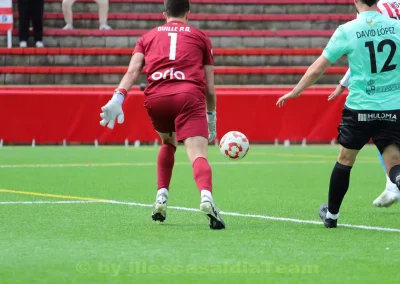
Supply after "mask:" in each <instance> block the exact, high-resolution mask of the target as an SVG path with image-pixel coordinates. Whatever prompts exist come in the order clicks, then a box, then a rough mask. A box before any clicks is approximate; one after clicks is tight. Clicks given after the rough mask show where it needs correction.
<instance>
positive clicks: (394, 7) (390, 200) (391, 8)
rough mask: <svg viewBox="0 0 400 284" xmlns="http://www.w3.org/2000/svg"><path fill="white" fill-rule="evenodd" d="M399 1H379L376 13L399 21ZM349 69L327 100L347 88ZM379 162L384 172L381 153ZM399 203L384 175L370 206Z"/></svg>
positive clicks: (384, 167)
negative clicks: (381, 185)
mask: <svg viewBox="0 0 400 284" xmlns="http://www.w3.org/2000/svg"><path fill="white" fill-rule="evenodd" d="M399 3H400V0H396V1H394V0H379V2H378V3H377V11H378V12H379V13H381V14H382V15H384V16H386V17H389V18H392V19H396V20H400V11H399V9H398V8H399V6H400V4H399ZM350 77H351V74H350V69H349V70H347V72H346V75H344V77H343V79H342V80H340V83H339V84H338V86H337V87H336V89H335V91H334V92H333V93H332V94H331V95H330V96H329V99H328V100H334V99H335V98H337V97H339V96H340V95H341V94H342V93H343V92H344V91H345V90H346V88H347V87H348V86H349V81H350ZM379 160H380V161H381V164H382V167H383V169H384V171H385V172H386V165H385V163H384V161H383V158H382V155H381V153H379ZM397 202H400V191H399V189H398V188H397V186H396V185H395V184H394V183H393V182H392V181H391V180H390V178H389V176H388V175H387V174H386V186H385V190H384V191H383V192H382V194H381V195H379V196H378V197H377V198H376V199H375V200H374V201H373V202H372V204H373V205H375V206H376V207H390V206H391V205H392V204H394V203H397Z"/></svg>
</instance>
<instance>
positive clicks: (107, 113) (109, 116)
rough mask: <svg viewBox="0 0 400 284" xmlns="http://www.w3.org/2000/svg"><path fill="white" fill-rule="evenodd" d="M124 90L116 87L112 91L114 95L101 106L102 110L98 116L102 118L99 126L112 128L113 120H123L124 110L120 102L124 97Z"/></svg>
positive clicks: (120, 122)
mask: <svg viewBox="0 0 400 284" xmlns="http://www.w3.org/2000/svg"><path fill="white" fill-rule="evenodd" d="M124 93H125V94H126V91H125V90H123V89H117V90H115V91H114V95H113V97H112V98H111V100H110V101H109V102H108V103H107V104H106V105H105V106H103V107H102V108H101V110H102V111H103V112H102V113H100V117H101V118H102V119H103V120H102V121H100V125H101V126H106V125H107V124H108V125H107V127H108V128H110V129H113V128H114V124H115V120H117V121H118V123H119V124H122V123H123V122H124V112H123V110H122V103H123V102H124V99H125V94H124Z"/></svg>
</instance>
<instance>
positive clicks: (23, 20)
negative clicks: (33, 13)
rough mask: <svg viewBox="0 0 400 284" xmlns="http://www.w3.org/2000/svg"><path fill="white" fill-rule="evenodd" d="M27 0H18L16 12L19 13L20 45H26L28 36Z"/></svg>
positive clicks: (28, 15) (28, 16) (28, 14)
mask: <svg viewBox="0 0 400 284" xmlns="http://www.w3.org/2000/svg"><path fill="white" fill-rule="evenodd" d="M29 6H30V5H29V0H19V1H18V13H19V44H20V47H27V44H28V43H27V42H28V36H29V24H30V13H29Z"/></svg>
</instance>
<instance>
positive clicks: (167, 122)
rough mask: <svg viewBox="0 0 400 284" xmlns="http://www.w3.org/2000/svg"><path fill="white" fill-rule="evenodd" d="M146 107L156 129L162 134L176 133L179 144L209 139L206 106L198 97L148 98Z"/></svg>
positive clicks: (183, 94) (189, 95) (179, 95)
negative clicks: (188, 139)
mask: <svg viewBox="0 0 400 284" xmlns="http://www.w3.org/2000/svg"><path fill="white" fill-rule="evenodd" d="M144 107H145V108H146V109H147V113H148V114H149V116H150V119H151V122H152V123H153V126H154V129H155V130H157V131H158V132H161V133H171V134H172V133H173V132H176V138H177V140H178V142H183V141H185V140H186V139H187V138H190V137H195V136H201V137H204V138H208V125H207V116H206V104H205V102H204V101H202V100H201V99H200V98H199V97H197V96H196V95H193V94H190V93H180V94H175V95H166V96H157V97H147V98H146V101H145V104H144Z"/></svg>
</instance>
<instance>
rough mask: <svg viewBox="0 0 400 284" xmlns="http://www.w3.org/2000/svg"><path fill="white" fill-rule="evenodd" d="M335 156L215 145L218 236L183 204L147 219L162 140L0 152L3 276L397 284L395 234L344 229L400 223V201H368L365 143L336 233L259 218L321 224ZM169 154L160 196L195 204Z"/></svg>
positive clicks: (374, 190) (370, 151)
mask: <svg viewBox="0 0 400 284" xmlns="http://www.w3.org/2000/svg"><path fill="white" fill-rule="evenodd" d="M337 152H338V148H337V147H334V146H309V147H287V148H284V147H282V146H280V147H279V146H278V147H275V146H255V147H252V148H251V149H250V152H249V154H248V156H247V157H246V158H245V159H244V160H242V161H240V162H237V163H233V162H231V161H229V160H227V159H225V158H224V157H222V155H220V153H219V150H218V148H215V147H210V149H209V154H210V159H209V160H210V162H211V165H212V168H213V177H214V193H213V195H214V199H215V202H216V204H217V206H218V207H220V209H221V210H222V211H224V212H229V213H238V214H239V216H232V215H233V214H228V215H225V217H224V219H225V222H226V226H227V228H226V230H223V231H212V230H210V229H209V227H208V224H207V219H206V217H204V216H202V214H201V213H199V212H194V211H186V210H182V208H181V209H179V208H169V209H168V211H167V212H168V213H167V220H166V221H165V222H164V223H163V224H160V223H154V222H153V221H152V220H151V207H149V206H150V204H152V203H153V202H154V198H155V194H156V181H155V173H156V167H155V161H156V157H157V148H156V147H141V148H133V147H130V148H125V147H101V146H100V147H99V148H94V147H36V148H30V147H3V148H0V189H1V190H0V202H1V203H0V216H1V224H0V282H1V283H102V282H108V283H322V282H324V283H400V273H399V266H400V247H399V246H400V245H399V243H400V242H399V241H400V232H388V231H383V230H365V229H360V228H355V227H340V224H351V225H364V226H375V227H380V228H394V229H400V224H399V222H400V221H399V216H400V206H398V205H394V206H393V207H391V208H389V209H379V208H375V207H373V206H372V201H373V200H374V198H376V197H377V196H378V195H379V194H380V193H381V192H382V190H383V189H384V187H385V174H384V172H383V170H382V168H381V165H380V163H379V159H378V155H377V151H376V149H375V148H373V147H366V148H365V149H364V150H363V151H362V153H361V154H360V157H359V160H358V162H359V163H358V164H357V165H356V166H355V167H354V169H353V172H352V177H351V186H350V190H349V192H348V194H347V196H346V198H345V201H344V202H343V206H342V210H341V212H340V213H341V215H340V219H339V228H337V229H330V230H328V229H325V228H324V227H323V225H322V224H312V223H310V222H308V223H299V222H292V221H287V220H286V219H284V220H277V219H273V220H271V219H265V216H269V217H281V218H293V219H296V220H297V219H298V220H308V221H319V218H318V208H319V206H320V204H321V203H323V202H326V201H327V194H328V185H329V178H330V173H331V170H332V167H333V165H334V163H335V160H336V155H337ZM176 162H177V163H176V166H175V169H174V175H173V179H172V184H171V190H170V195H169V203H168V205H169V206H170V207H173V206H177V207H184V208H183V209H185V208H195V209H197V208H198V207H199V202H200V196H199V193H198V191H197V189H196V186H195V183H194V181H193V179H192V169H191V166H190V165H189V163H188V161H187V158H186V155H185V153H184V149H183V148H180V149H179V150H178V152H177V157H176ZM2 165H3V166H2ZM4 165H6V166H4ZM23 193H26V194H23ZM99 199H101V200H114V201H118V202H115V203H110V202H96V201H99ZM29 201H33V202H36V203H33V204H30V203H26V202H29ZM38 201H44V202H47V203H43V204H38V203H37V202H38ZM60 201H66V202H69V203H65V204H64V203H57V202H60ZM76 201H80V202H81V203H70V202H76ZM82 201H92V202H87V203H84V202H82ZM8 202H14V203H8ZM146 205H147V206H146ZM244 214H253V215H259V216H253V217H250V216H243V215H244Z"/></svg>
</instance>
